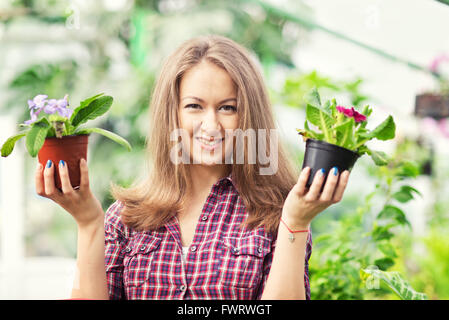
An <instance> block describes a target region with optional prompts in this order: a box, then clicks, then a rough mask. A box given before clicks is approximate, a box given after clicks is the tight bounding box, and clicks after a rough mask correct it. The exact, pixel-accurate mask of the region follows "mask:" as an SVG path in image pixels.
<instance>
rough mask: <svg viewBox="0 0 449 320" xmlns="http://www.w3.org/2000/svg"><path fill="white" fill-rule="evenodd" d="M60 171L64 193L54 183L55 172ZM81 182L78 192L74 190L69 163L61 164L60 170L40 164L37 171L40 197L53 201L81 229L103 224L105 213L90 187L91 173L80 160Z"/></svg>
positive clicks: (83, 160)
mask: <svg viewBox="0 0 449 320" xmlns="http://www.w3.org/2000/svg"><path fill="white" fill-rule="evenodd" d="M55 169H56V170H59V176H60V178H61V187H62V192H61V191H59V190H58V189H57V188H56V186H55V182H54V170H55ZM80 172H81V179H80V180H81V181H80V188H79V189H78V190H75V189H73V187H72V185H71V183H70V177H69V171H68V167H67V162H64V165H62V164H61V163H59V165H58V168H55V164H54V163H51V166H50V167H48V165H47V166H46V167H45V168H43V166H42V164H40V163H38V166H37V169H36V176H35V181H36V192H37V194H38V195H40V196H42V197H45V198H48V199H51V200H53V201H54V202H56V203H57V204H59V205H60V206H61V207H62V208H64V209H65V210H66V211H67V212H69V213H70V214H71V215H72V216H73V217H74V218H75V221H76V223H77V224H78V226H79V227H85V226H90V225H94V224H97V223H101V224H102V223H103V219H104V212H103V208H102V207H101V203H100V201H99V200H98V199H97V198H96V197H95V196H94V195H93V193H92V191H91V190H90V187H89V172H88V168H87V163H86V160H85V159H81V160H80Z"/></svg>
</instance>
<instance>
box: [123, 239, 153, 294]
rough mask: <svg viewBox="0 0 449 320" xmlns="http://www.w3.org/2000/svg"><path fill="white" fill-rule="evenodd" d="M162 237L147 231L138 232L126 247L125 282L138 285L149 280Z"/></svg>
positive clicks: (129, 284) (128, 285) (128, 284)
mask: <svg viewBox="0 0 449 320" xmlns="http://www.w3.org/2000/svg"><path fill="white" fill-rule="evenodd" d="M160 242H161V238H159V237H156V236H154V235H150V234H146V233H138V234H136V235H135V236H134V237H133V238H132V239H131V240H130V242H129V243H128V246H127V247H126V248H125V256H124V259H123V265H124V269H123V284H124V285H125V286H126V287H138V286H141V285H142V284H143V283H145V281H147V280H148V278H149V275H150V273H151V268H152V265H153V264H154V263H153V261H154V260H155V258H156V255H157V250H156V249H157V248H158V247H159V244H160Z"/></svg>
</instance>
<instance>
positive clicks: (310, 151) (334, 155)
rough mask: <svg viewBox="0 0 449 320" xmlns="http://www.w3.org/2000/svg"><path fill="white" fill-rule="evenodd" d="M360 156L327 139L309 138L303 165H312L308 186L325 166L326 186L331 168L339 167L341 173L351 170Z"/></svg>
mask: <svg viewBox="0 0 449 320" xmlns="http://www.w3.org/2000/svg"><path fill="white" fill-rule="evenodd" d="M359 157H360V156H359V154H358V153H357V152H354V151H352V150H349V149H346V148H343V147H340V146H337V145H334V144H330V143H327V142H325V141H320V140H315V139H307V141H306V152H305V154H304V161H303V164H302V167H303V168H305V167H310V168H311V171H310V176H309V179H308V181H307V184H306V186H307V187H310V185H311V184H312V181H313V178H314V177H315V174H316V173H317V172H318V171H320V170H321V169H322V168H323V169H324V170H325V171H326V172H325V179H324V182H323V187H324V185H325V183H326V180H327V175H328V174H329V170H331V169H332V168H333V167H337V168H338V172H339V173H341V172H343V171H345V170H349V171H351V169H352V167H353V166H354V164H355V162H356V161H357V159H358V158H359ZM321 190H322V189H321Z"/></svg>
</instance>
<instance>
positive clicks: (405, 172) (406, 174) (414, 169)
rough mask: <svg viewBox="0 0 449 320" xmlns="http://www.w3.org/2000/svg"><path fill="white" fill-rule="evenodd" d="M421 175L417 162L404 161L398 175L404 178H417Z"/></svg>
mask: <svg viewBox="0 0 449 320" xmlns="http://www.w3.org/2000/svg"><path fill="white" fill-rule="evenodd" d="M419 173H420V169H419V165H418V163H416V162H415V161H408V160H407V161H402V162H401V164H400V167H399V168H398V172H397V173H396V175H397V176H398V177H402V178H416V177H417V176H418V175H419Z"/></svg>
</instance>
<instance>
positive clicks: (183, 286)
mask: <svg viewBox="0 0 449 320" xmlns="http://www.w3.org/2000/svg"><path fill="white" fill-rule="evenodd" d="M186 289H187V286H185V285H182V286H180V287H179V290H181V291H182V292H184V291H186Z"/></svg>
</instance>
